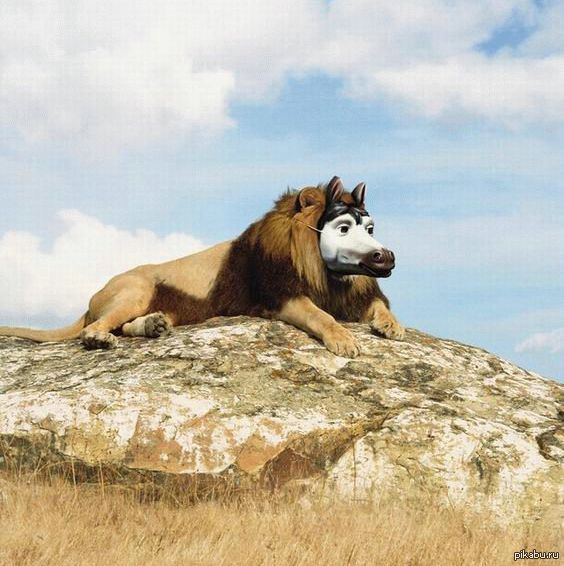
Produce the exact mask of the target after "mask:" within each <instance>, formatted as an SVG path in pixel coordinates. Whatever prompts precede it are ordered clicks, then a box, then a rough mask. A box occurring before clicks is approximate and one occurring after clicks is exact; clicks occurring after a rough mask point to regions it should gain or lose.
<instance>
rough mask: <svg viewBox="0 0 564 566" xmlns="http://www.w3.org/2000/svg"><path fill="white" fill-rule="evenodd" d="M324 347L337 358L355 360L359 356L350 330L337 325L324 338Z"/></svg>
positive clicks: (358, 350) (358, 349)
mask: <svg viewBox="0 0 564 566" xmlns="http://www.w3.org/2000/svg"><path fill="white" fill-rule="evenodd" d="M323 342H324V344H325V347H326V348H327V349H328V350H329V351H330V352H333V354H336V355H337V356H343V357H346V358H356V356H358V355H359V354H360V348H359V347H358V344H357V342H356V339H355V337H354V336H353V334H352V332H351V331H350V330H347V329H346V328H344V327H343V326H340V325H337V326H335V327H334V328H332V329H331V330H330V331H329V332H328V333H327V335H326V336H325V337H324V339H323Z"/></svg>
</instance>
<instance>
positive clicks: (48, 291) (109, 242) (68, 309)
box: [0, 210, 204, 317]
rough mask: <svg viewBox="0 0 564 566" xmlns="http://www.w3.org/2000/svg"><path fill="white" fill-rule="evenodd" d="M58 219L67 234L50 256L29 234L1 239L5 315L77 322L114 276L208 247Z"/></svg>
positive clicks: (64, 215) (79, 218)
mask: <svg viewBox="0 0 564 566" xmlns="http://www.w3.org/2000/svg"><path fill="white" fill-rule="evenodd" d="M59 218H60V219H61V220H62V222H63V231H62V232H61V234H60V235H59V236H58V237H57V238H56V239H55V241H54V242H53V245H52V246H51V247H50V249H48V250H44V249H43V247H42V245H41V241H40V240H39V238H37V237H36V236H34V235H33V234H31V233H29V232H7V233H5V234H4V235H3V236H2V237H1V238H0V265H1V266H2V278H0V313H2V314H4V315H17V316H21V315H27V316H35V315H46V314H48V315H56V316H58V317H68V316H73V315H77V316H78V315H79V314H81V313H82V312H84V311H85V310H86V308H87V305H88V300H89V299H90V296H91V295H92V294H93V293H94V292H96V291H97V290H98V289H100V288H101V287H102V286H103V285H104V284H105V283H106V281H107V280H108V279H109V278H110V277H112V276H113V275H116V274H118V273H120V272H122V271H124V270H127V269H130V268H132V267H135V266H136V265H141V264H144V263H157V262H161V261H165V260H169V259H174V258H176V257H182V256H184V255H187V254H189V253H193V252H195V251H198V250H200V249H202V248H203V247H204V246H203V244H202V243H201V242H200V241H198V240H197V239H195V238H193V237H192V236H189V235H186V234H169V235H167V236H165V237H159V236H157V235H156V234H155V233H153V232H151V231H149V230H136V231H135V232H128V231H125V230H119V229H118V228H115V227H114V226H110V225H106V224H103V223H102V222H100V221H99V220H97V219H96V218H92V217H91V216H87V215H85V214H82V213H81V212H79V211H77V210H62V211H61V212H59Z"/></svg>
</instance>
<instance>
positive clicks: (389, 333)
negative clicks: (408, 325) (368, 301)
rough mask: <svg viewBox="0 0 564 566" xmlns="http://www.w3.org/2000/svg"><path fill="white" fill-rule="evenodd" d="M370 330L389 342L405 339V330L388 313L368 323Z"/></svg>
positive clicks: (381, 314)
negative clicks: (388, 339) (389, 340)
mask: <svg viewBox="0 0 564 566" xmlns="http://www.w3.org/2000/svg"><path fill="white" fill-rule="evenodd" d="M370 328H371V329H372V330H373V331H374V332H377V333H378V334H382V336H385V337H386V338H390V339H391V340H403V339H404V337H405V328H404V327H403V326H402V325H401V324H400V323H399V322H398V320H397V318H396V317H395V316H394V315H393V314H392V313H391V312H389V311H387V312H386V313H380V314H379V315H378V316H377V317H376V318H374V320H373V321H372V322H371V323H370Z"/></svg>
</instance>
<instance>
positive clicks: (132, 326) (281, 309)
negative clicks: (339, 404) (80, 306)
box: [0, 187, 403, 355]
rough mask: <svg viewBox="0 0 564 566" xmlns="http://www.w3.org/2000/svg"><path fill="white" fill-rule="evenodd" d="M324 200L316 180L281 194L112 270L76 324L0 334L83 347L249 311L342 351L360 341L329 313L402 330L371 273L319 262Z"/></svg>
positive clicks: (395, 333)
mask: <svg viewBox="0 0 564 566" xmlns="http://www.w3.org/2000/svg"><path fill="white" fill-rule="evenodd" d="M346 197H347V194H345V195H344V196H343V198H346ZM324 206H325V195H324V192H323V190H321V189H320V188H318V187H308V188H306V189H303V190H302V191H300V192H288V193H286V194H284V195H283V196H282V197H281V198H280V199H279V200H278V201H277V202H276V204H275V206H274V208H273V209H272V210H271V211H270V212H268V213H267V214H266V215H265V216H264V217H263V218H262V219H261V220H259V221H257V222H255V223H253V224H251V225H250V226H249V227H248V228H247V229H246V230H245V231H244V232H243V233H242V234H241V235H240V236H239V237H238V238H237V239H235V240H232V241H227V242H222V243H220V244H217V245H215V246H213V247H211V248H208V249H206V250H203V251H201V252H199V253H196V254H192V255H189V256H187V257H184V258H180V259H177V260H173V261H169V262H166V263H161V264H155V265H142V266H139V267H136V268H134V269H132V270H130V271H127V272H125V273H122V274H120V275H117V276H115V277H113V278H112V279H111V280H110V281H109V282H108V283H107V284H106V285H105V287H104V288H103V289H101V290H100V291H99V292H97V293H96V294H95V295H94V296H93V297H92V298H91V300H90V303H89V308H88V311H87V313H86V314H85V315H84V316H83V317H81V319H79V320H78V321H77V322H76V323H75V324H74V325H71V326H69V327H67V328H65V329H60V330H53V331H44V330H31V329H19V328H18V329H14V328H6V327H0V334H3V335H12V336H21V337H25V338H31V339H33V340H37V341H48V340H62V339H70V338H77V337H78V336H80V337H81V339H82V341H83V343H84V344H85V346H86V347H89V348H103V347H111V346H113V345H115V341H116V338H115V336H114V335H113V334H112V333H113V332H115V331H119V330H121V332H122V333H123V334H124V335H126V336H149V337H156V336H159V335H160V334H163V333H165V332H166V331H168V329H169V328H170V327H171V326H178V325H184V324H194V323H198V322H202V321H204V320H207V319H208V318H211V317H214V316H237V315H249V316H261V317H265V318H278V319H280V320H284V321H286V322H289V323H292V324H294V325H295V326H298V327H299V328H302V329H303V330H305V331H306V332H309V333H310V334H313V335H314V336H316V337H318V338H320V339H321V340H323V342H324V343H325V344H326V346H327V347H328V348H329V349H330V350H331V351H334V352H335V353H340V354H343V355H355V353H358V348H357V346H356V344H355V343H354V339H353V337H352V335H351V334H350V332H349V331H348V330H346V329H345V328H344V327H342V326H341V325H339V324H338V323H337V322H336V320H335V319H339V320H343V321H365V322H371V323H373V327H375V328H376V329H377V330H379V331H380V332H383V333H384V334H385V335H388V334H390V333H391V334H392V336H390V337H401V336H399V334H400V333H402V332H403V329H401V326H400V325H399V323H397V321H396V320H395V318H394V317H393V315H392V314H391V312H390V311H389V303H388V301H387V299H386V297H385V296H384V295H383V293H382V292H381V290H380V288H379V286H378V283H377V281H376V279H374V278H372V277H368V276H363V275H355V276H345V277H334V276H331V275H330V274H329V273H328V270H327V269H326V268H325V266H324V264H323V261H322V259H321V257H320V254H319V249H318V241H317V234H316V233H315V232H314V231H313V230H310V227H311V226H315V225H316V224H317V222H318V221H319V219H320V217H321V215H322V213H323V210H324ZM375 321H376V322H375ZM374 325H375V326H374ZM386 328H392V330H390V331H389V332H386Z"/></svg>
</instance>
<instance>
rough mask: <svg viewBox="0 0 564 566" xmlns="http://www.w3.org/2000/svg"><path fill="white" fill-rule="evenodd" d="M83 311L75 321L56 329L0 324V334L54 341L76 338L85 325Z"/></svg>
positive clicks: (38, 340) (85, 315)
mask: <svg viewBox="0 0 564 566" xmlns="http://www.w3.org/2000/svg"><path fill="white" fill-rule="evenodd" d="M87 315H88V313H84V314H83V315H82V316H81V317H80V318H79V319H78V320H77V321H76V322H74V323H73V324H71V325H70V326H65V327H64V328H57V329H56V330H34V329H32V328H16V327H11V326H0V336H17V337H18V338H29V339H30V340H35V341H36V342H56V341H59V340H70V339H71V338H78V336H79V335H80V331H81V330H82V329H83V328H84V327H85V326H86V317H87Z"/></svg>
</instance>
